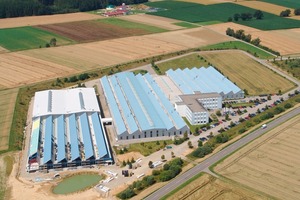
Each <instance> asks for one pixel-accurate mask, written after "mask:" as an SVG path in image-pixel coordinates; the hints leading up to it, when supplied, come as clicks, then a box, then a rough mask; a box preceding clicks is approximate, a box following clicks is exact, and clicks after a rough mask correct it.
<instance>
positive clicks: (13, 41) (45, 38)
mask: <svg viewBox="0 0 300 200" xmlns="http://www.w3.org/2000/svg"><path fill="white" fill-rule="evenodd" d="M52 38H56V40H57V46H60V45H66V44H72V43H74V41H72V40H70V39H68V38H65V37H62V36H59V35H56V34H53V33H50V32H48V31H44V30H41V29H38V28H33V27H20V28H8V29H0V46H2V47H4V48H6V49H8V50H10V51H20V50H26V49H36V48H40V47H41V48H44V47H45V45H46V43H49V42H50V40H51V39H52Z"/></svg>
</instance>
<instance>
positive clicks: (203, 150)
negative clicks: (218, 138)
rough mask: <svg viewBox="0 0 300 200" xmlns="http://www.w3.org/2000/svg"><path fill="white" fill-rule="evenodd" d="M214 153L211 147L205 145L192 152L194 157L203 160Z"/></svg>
mask: <svg viewBox="0 0 300 200" xmlns="http://www.w3.org/2000/svg"><path fill="white" fill-rule="evenodd" d="M211 152H213V149H212V147H211V146H210V145H207V144H205V145H204V146H202V147H199V148H197V149H196V150H195V151H193V152H192V156H194V157H197V158H203V157H204V156H205V155H207V154H210V153H211Z"/></svg>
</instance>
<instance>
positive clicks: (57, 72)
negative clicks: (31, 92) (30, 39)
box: [0, 53, 76, 88]
mask: <svg viewBox="0 0 300 200" xmlns="http://www.w3.org/2000/svg"><path fill="white" fill-rule="evenodd" d="M74 72H76V70H75V69H72V68H69V67H65V66H62V65H58V64H54V63H51V62H48V61H44V60H40V59H37V58H32V57H28V56H26V55H22V54H18V53H6V54H0V79H1V85H2V86H4V87H7V88H12V87H17V86H21V85H26V84H30V83H35V82H39V81H43V80H48V79H51V78H55V77H60V76H63V75H68V74H72V73H74Z"/></svg>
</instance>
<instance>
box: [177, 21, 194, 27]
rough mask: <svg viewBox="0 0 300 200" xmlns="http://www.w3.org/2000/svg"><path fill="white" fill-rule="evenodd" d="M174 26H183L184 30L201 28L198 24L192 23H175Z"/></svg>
mask: <svg viewBox="0 0 300 200" xmlns="http://www.w3.org/2000/svg"><path fill="white" fill-rule="evenodd" d="M174 25H177V26H182V27H184V28H197V27H199V26H198V25H196V24H192V23H188V22H176V23H174Z"/></svg>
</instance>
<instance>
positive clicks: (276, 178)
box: [215, 115, 300, 200]
mask: <svg viewBox="0 0 300 200" xmlns="http://www.w3.org/2000/svg"><path fill="white" fill-rule="evenodd" d="M299 120H300V115H298V116H297V117H295V118H293V119H291V120H289V121H287V122H285V123H284V124H282V125H280V126H278V127H277V128H275V129H273V130H271V131H270V132H268V133H266V134H265V135H263V136H262V137H260V138H258V139H256V140H255V141H253V142H251V143H250V144H249V145H247V146H245V147H244V148H242V149H241V150H239V151H238V152H236V153H235V154H233V155H231V156H230V157H228V158H227V159H225V160H224V161H223V162H221V163H220V164H218V165H217V166H216V167H215V171H217V172H218V173H220V174H221V175H223V176H225V177H227V178H229V179H231V180H234V181H236V182H238V183H241V184H243V185H246V186H247V187H250V188H253V189H255V190H257V191H260V192H263V193H265V194H268V195H270V196H273V197H275V198H276V199H286V200H289V199H291V200H295V199H299V194H300V187H299V186H300V184H299V179H300V172H299V166H300V159H299V153H300V147H299V144H298V141H299V137H300V131H299V130H300V123H299Z"/></svg>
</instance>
